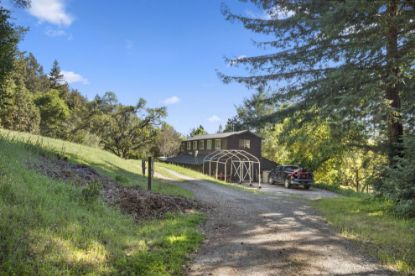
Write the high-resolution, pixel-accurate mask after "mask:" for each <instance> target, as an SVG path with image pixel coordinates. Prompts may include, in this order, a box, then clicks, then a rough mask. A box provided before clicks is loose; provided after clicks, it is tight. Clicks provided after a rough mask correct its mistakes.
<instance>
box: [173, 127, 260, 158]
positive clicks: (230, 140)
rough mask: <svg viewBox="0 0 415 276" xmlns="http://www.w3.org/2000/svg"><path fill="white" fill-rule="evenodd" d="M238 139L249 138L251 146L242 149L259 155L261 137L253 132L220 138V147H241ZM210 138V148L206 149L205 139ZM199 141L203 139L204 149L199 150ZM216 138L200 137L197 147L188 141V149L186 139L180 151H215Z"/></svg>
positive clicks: (203, 152)
mask: <svg viewBox="0 0 415 276" xmlns="http://www.w3.org/2000/svg"><path fill="white" fill-rule="evenodd" d="M240 139H248V140H250V143H251V148H250V149H244V150H246V151H247V152H249V153H251V154H253V155H255V156H256V157H261V143H262V141H261V138H259V137H258V136H256V135H255V134H252V133H249V132H247V133H242V134H239V135H232V136H230V137H226V138H222V139H220V140H221V149H241V148H240V147H239V140H240ZM208 140H211V141H212V149H211V150H208V149H207V141H208ZM199 141H204V149H203V150H201V149H200V143H199ZM215 142H216V139H214V138H213V139H201V140H198V143H197V145H198V148H197V149H196V148H193V141H190V143H191V149H190V150H188V149H187V141H184V142H182V146H181V152H183V153H187V152H194V151H195V150H198V151H199V153H200V154H208V153H210V152H213V151H215V148H216V145H215Z"/></svg>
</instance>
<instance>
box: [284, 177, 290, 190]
mask: <svg viewBox="0 0 415 276" xmlns="http://www.w3.org/2000/svg"><path fill="white" fill-rule="evenodd" d="M284 184H285V185H284V186H285V188H287V189H289V188H290V187H291V180H290V179H288V178H286V179H285V182H284Z"/></svg>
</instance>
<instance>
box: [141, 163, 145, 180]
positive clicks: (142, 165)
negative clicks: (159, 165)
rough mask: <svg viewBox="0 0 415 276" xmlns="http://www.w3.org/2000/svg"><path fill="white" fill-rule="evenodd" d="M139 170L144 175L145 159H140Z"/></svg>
mask: <svg viewBox="0 0 415 276" xmlns="http://www.w3.org/2000/svg"><path fill="white" fill-rule="evenodd" d="M141 171H142V173H143V176H145V175H146V160H144V159H141Z"/></svg>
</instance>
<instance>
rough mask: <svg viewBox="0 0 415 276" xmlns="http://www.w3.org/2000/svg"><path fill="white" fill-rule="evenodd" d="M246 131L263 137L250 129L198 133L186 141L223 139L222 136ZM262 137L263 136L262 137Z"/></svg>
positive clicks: (225, 136)
mask: <svg viewBox="0 0 415 276" xmlns="http://www.w3.org/2000/svg"><path fill="white" fill-rule="evenodd" d="M244 133H251V134H253V135H255V136H257V137H258V138H261V137H260V136H258V135H257V134H255V133H253V132H251V131H250V130H241V131H231V132H223V133H214V134H205V135H196V136H193V137H190V138H188V139H187V140H186V141H194V140H203V139H221V138H227V137H230V136H233V135H239V134H244ZM261 139H262V138H261Z"/></svg>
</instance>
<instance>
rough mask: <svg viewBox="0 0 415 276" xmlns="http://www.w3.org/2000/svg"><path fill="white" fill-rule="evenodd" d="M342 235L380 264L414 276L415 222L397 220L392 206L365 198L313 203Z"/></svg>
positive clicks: (327, 200) (324, 200)
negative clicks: (376, 259)
mask: <svg viewBox="0 0 415 276" xmlns="http://www.w3.org/2000/svg"><path fill="white" fill-rule="evenodd" d="M312 204H313V205H314V206H315V207H316V208H317V209H318V210H320V211H321V213H322V214H323V215H324V216H325V217H326V218H327V220H328V222H329V223H330V224H331V225H332V226H333V227H334V228H336V229H337V230H338V231H339V232H340V234H341V235H343V236H344V237H346V238H348V239H352V240H354V241H356V242H357V244H358V245H360V246H362V247H364V248H365V249H367V250H368V251H369V253H370V254H371V255H373V256H376V257H377V258H379V260H381V261H382V263H384V264H387V265H390V266H392V267H394V268H395V269H397V270H399V271H400V272H401V273H403V274H408V275H414V274H415V220H413V219H403V218H399V217H396V216H395V215H393V214H392V213H391V206H392V205H391V203H390V202H388V201H386V200H382V199H374V198H372V197H369V196H367V195H360V196H359V195H358V194H356V193H355V194H354V195H349V196H346V197H338V198H325V199H320V200H318V201H314V202H312Z"/></svg>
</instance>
